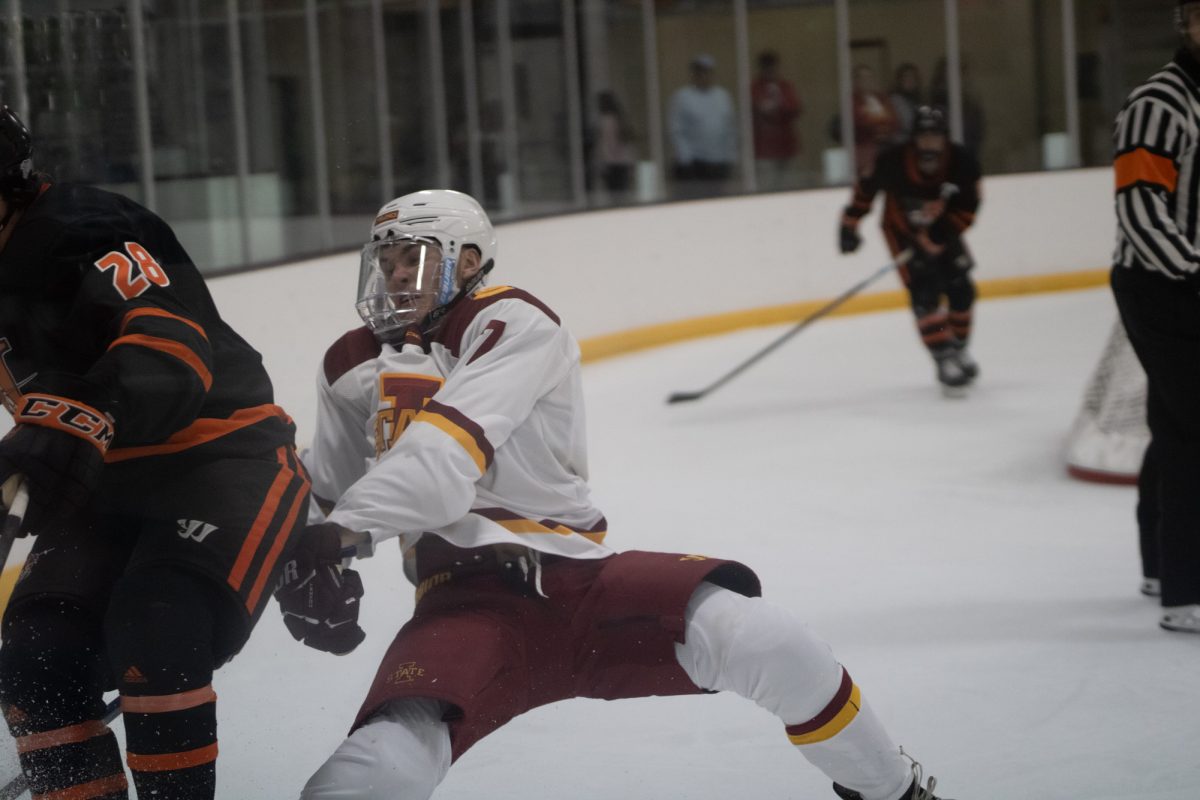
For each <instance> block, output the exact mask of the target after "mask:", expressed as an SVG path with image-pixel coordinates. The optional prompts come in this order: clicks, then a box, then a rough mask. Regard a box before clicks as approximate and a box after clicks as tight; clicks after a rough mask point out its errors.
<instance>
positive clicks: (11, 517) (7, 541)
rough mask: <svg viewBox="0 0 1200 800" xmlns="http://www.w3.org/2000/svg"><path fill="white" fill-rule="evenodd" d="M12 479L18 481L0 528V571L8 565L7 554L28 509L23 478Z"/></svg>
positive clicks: (26, 490) (27, 491)
mask: <svg viewBox="0 0 1200 800" xmlns="http://www.w3.org/2000/svg"><path fill="white" fill-rule="evenodd" d="M14 477H15V478H17V480H18V483H17V492H16V494H15V495H14V496H13V502H12V505H11V506H9V508H8V514H7V515H6V516H5V517H4V524H3V526H0V569H2V568H3V567H4V565H5V564H7V563H8V554H9V553H10V552H12V546H13V542H15V541H16V540H17V537H18V536H20V535H21V526H22V525H23V524H25V512H26V510H28V508H29V488H28V487H27V486H26V485H25V478H23V477H21V476H14Z"/></svg>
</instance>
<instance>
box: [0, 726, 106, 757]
mask: <svg viewBox="0 0 1200 800" xmlns="http://www.w3.org/2000/svg"><path fill="white" fill-rule="evenodd" d="M106 733H108V726H107V725H105V724H104V723H103V722H101V721H100V720H98V719H91V720H88V721H87V722H80V723H79V724H78V725H68V726H66V727H65V728H55V729H54V730H52V731H43V732H41V733H31V734H28V735H26V736H18V737H17V752H18V753H22V754H24V753H32V752H33V751H35V750H45V749H47V748H50V747H61V746H62V745H64V744H75V743H76V742H86V741H87V740H88V739H94V738H96V737H97V736H103V735H104V734H106Z"/></svg>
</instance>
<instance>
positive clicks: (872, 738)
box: [675, 584, 912, 800]
mask: <svg viewBox="0 0 1200 800" xmlns="http://www.w3.org/2000/svg"><path fill="white" fill-rule="evenodd" d="M686 620H687V629H686V634H685V640H686V641H685V643H684V644H682V645H680V644H677V645H675V655H676V658H678V659H679V664H680V666H682V667H683V669H684V671H685V672H687V674H688V677H690V678H691V679H692V681H693V682H694V683H695V684H696V685H697V686H700V687H702V688H705V689H713V690H716V691H731V692H736V693H737V694H739V695H741V696H742V697H745V698H748V699H750V700H753V701H754V702H755V703H757V704H758V705H760V706H762V707H763V708H765V709H767V710H768V711H770V712H771V713H773V714H775V715H776V716H778V717H779V718H780V719H781V720H783V723H784V725H785V726H786V727H787V729H788V735H789V738H791V739H792V741H793V743H794V744H796V747H797V749H798V750H799V751H800V753H801V754H802V755H803V756H804V757H805V758H807V759H808V760H809V761H810V762H811V763H812V764H813V765H815V766H816V767H817V768H818V769H820V770H821V771H822V772H824V773H825V774H826V775H828V776H829V777H830V779H832V780H834V781H836V782H837V783H839V784H841V785H842V786H845V787H847V788H850V789H854V790H855V791H857V792H859V793H860V794H862V796H863V798H864V800H896V798H898V797H900V795H902V794H903V793H904V790H905V789H907V788H908V785H909V783H910V782H911V780H912V773H911V771H910V769H909V767H908V765H907V762H906V761H905V760H904V758H903V757H902V756H901V755H900V749H899V748H898V747H896V745H895V744H893V743H892V741H891V739H890V738H889V737H888V734H887V731H885V730H884V729H883V725H882V724H881V723H880V722H879V720H878V718H876V716H875V715H874V713H873V712H872V711H871V709H870V708H869V707H867V706H866V705H865V704H864V703H863V702H862V700H861V698H860V696H859V693H858V690H857V687H855V686H854V685H853V683H852V682H851V681H850V680H849V676H848V675H847V674H846V671H845V670H844V669H842V666H841V665H840V664H839V663H838V662H837V660H836V659H835V658H834V657H833V653H832V651H831V650H830V649H829V645H827V644H825V643H824V642H822V641H820V640H819V639H817V638H816V637H815V636H813V635H812V633H811V632H810V631H809V630H808V626H807V625H805V624H803V623H802V622H800V621H799V620H797V619H796V618H795V617H794V616H793V615H792V614H791V613H790V612H788V611H787V610H786V609H784V608H781V607H779V606H776V605H773V604H771V603H768V602H766V601H765V600H763V599H762V598H754V597H744V596H742V595H740V594H737V593H736V592H731V591H729V590H728V589H722V588H719V587H717V586H713V585H711V584H704V585H703V586H701V587H700V588H699V589H697V590H696V593H695V594H694V595H692V599H691V601H690V602H689V603H688V607H687V612H686Z"/></svg>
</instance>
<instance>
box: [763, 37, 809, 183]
mask: <svg viewBox="0 0 1200 800" xmlns="http://www.w3.org/2000/svg"><path fill="white" fill-rule="evenodd" d="M750 103H751V107H752V108H753V109H754V117H753V119H754V160H755V169H756V171H757V174H758V188H759V189H760V190H767V191H770V190H772V189H782V188H784V187H785V186H786V185H787V183H788V177H789V172H790V170H791V168H792V161H793V159H795V157H796V156H797V155H798V154H799V153H800V138H799V136H797V134H796V130H795V126H796V118H797V117H799V116H800V112H801V111H802V110H803V106H802V105H801V103H800V98H799V97H798V96H797V94H796V89H795V88H794V87H793V86H792V84H791V83H790V82H789V81H787V80H784V79H783V78H781V77H779V55H778V54H777V53H775V52H772V51H770V50H767V51H765V52H763V53H762V54H761V55H759V57H758V76H757V77H755V79H754V82H753V83H751V84H750Z"/></svg>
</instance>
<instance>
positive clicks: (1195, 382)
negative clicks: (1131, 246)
mask: <svg viewBox="0 0 1200 800" xmlns="http://www.w3.org/2000/svg"><path fill="white" fill-rule="evenodd" d="M1112 288H1113V295H1114V297H1115V298H1116V301H1117V307H1118V309H1119V310H1120V312H1121V321H1122V323H1124V325H1125V331H1126V333H1127V334H1128V335H1129V341H1130V343H1131V344H1132V345H1133V349H1134V351H1135V352H1136V353H1137V356H1138V360H1139V361H1141V362H1142V367H1143V368H1144V369H1145V370H1146V377H1147V379H1148V383H1149V389H1148V393H1147V403H1146V420H1147V422H1148V423H1149V426H1150V435H1151V442H1150V446H1149V447H1148V448H1147V450H1146V456H1145V459H1144V463H1143V466H1142V472H1141V475H1140V476H1139V481H1138V527H1139V534H1140V538H1141V545H1142V560H1143V563H1142V569H1143V574H1144V575H1145V576H1146V577H1157V578H1159V579H1160V580H1161V581H1162V604H1163V605H1164V606H1181V605H1191V604H1193V603H1200V491H1197V490H1196V487H1197V486H1200V294H1197V292H1196V290H1195V288H1193V287H1190V286H1189V285H1187V284H1185V283H1182V282H1175V281H1171V280H1169V279H1167V278H1165V277H1161V276H1158V275H1154V274H1152V273H1150V272H1147V271H1145V270H1143V269H1140V268H1133V269H1129V268H1126V267H1115V268H1114V269H1113V272H1112Z"/></svg>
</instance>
